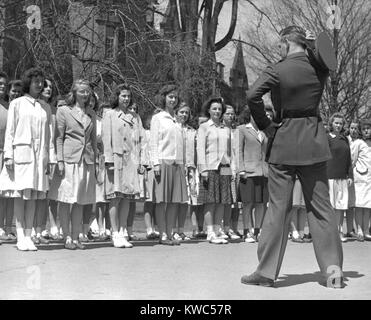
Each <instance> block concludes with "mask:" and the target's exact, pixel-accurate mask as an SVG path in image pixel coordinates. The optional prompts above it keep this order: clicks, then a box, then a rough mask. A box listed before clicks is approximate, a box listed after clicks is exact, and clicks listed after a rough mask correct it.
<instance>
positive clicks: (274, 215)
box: [257, 162, 343, 280]
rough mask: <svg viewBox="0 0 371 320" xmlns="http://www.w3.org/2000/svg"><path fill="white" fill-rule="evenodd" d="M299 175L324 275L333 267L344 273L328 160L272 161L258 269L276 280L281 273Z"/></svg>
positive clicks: (318, 258) (316, 250) (331, 270)
mask: <svg viewBox="0 0 371 320" xmlns="http://www.w3.org/2000/svg"><path fill="white" fill-rule="evenodd" d="M295 175H297V176H298V178H299V180H300V183H301V185H302V188H303V194H304V200H305V205H306V209H307V214H308V223H309V229H310V232H311V234H312V238H313V246H314V251H315V255H316V258H317V262H318V265H319V267H320V270H321V272H322V273H323V275H324V276H329V275H330V274H331V273H332V272H333V270H337V272H340V274H341V275H342V266H343V249H342V246H341V242H340V237H339V232H338V228H337V222H336V215H335V212H334V210H333V208H332V206H331V203H330V198H329V187H328V180H327V173H326V162H320V163H316V164H312V165H306V166H293V165H277V164H269V178H268V179H269V180H268V190H269V208H268V210H267V213H266V215H265V218H264V222H263V227H262V233H261V238H260V240H259V246H258V259H259V265H258V267H257V272H258V273H259V274H260V275H262V276H263V277H266V278H269V279H273V280H276V279H277V277H278V274H279V271H280V269H281V265H282V260H283V256H284V253H285V250H286V245H287V239H288V233H289V226H290V221H291V214H290V213H291V207H292V191H293V188H294V182H295Z"/></svg>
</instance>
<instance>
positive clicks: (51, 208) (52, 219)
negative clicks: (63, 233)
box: [48, 200, 59, 236]
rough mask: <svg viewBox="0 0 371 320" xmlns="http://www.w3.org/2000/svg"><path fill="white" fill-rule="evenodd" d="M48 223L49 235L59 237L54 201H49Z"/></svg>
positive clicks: (56, 208)
mask: <svg viewBox="0 0 371 320" xmlns="http://www.w3.org/2000/svg"><path fill="white" fill-rule="evenodd" d="M48 207H49V221H50V234H51V235H56V236H58V235H59V227H58V223H57V216H58V202H57V201H55V200H49V205H48Z"/></svg>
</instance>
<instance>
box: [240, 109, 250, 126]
mask: <svg viewBox="0 0 371 320" xmlns="http://www.w3.org/2000/svg"><path fill="white" fill-rule="evenodd" d="M250 121H251V111H250V108H249V106H248V105H246V106H244V108H243V110H242V112H241V114H240V117H239V122H240V124H247V123H250Z"/></svg>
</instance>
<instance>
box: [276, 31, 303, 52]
mask: <svg viewBox="0 0 371 320" xmlns="http://www.w3.org/2000/svg"><path fill="white" fill-rule="evenodd" d="M279 35H280V37H281V39H282V40H283V41H292V42H295V43H297V44H299V45H301V46H302V47H303V48H304V49H305V48H306V47H307V40H306V39H305V30H304V29H303V28H301V27H299V26H288V27H286V28H284V29H282V30H281V31H280V33H279Z"/></svg>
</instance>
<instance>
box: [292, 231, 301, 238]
mask: <svg viewBox="0 0 371 320" xmlns="http://www.w3.org/2000/svg"><path fill="white" fill-rule="evenodd" d="M292 237H293V238H295V239H297V238H300V234H299V232H297V231H296V230H294V231H293V232H292Z"/></svg>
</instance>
